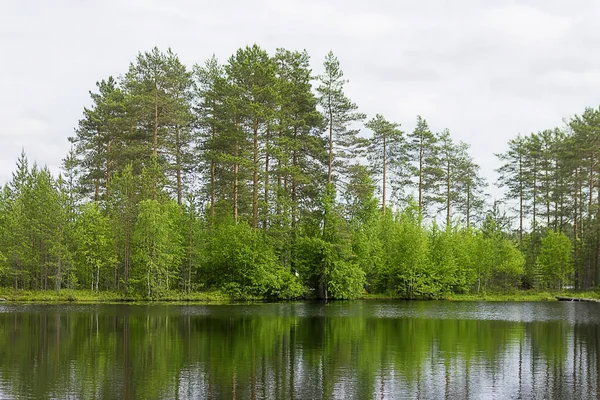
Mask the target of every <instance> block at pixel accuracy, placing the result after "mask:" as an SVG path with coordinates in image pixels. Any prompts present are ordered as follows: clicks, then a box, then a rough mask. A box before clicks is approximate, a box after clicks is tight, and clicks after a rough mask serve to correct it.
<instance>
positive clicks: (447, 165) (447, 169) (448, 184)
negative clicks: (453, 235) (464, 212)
mask: <svg viewBox="0 0 600 400" xmlns="http://www.w3.org/2000/svg"><path fill="white" fill-rule="evenodd" d="M450 183H451V181H450V161H448V163H447V164H446V228H448V227H450Z"/></svg>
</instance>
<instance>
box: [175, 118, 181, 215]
mask: <svg viewBox="0 0 600 400" xmlns="http://www.w3.org/2000/svg"><path fill="white" fill-rule="evenodd" d="M175 135H176V136H175V147H176V150H175V152H176V153H175V163H176V164H177V166H176V168H177V204H179V205H181V197H182V193H181V192H182V188H181V143H180V142H179V140H180V137H179V127H177V128H176V130H175Z"/></svg>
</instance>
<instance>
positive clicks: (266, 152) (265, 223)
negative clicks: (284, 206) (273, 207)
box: [263, 127, 271, 229]
mask: <svg viewBox="0 0 600 400" xmlns="http://www.w3.org/2000/svg"><path fill="white" fill-rule="evenodd" d="M270 133H271V132H270V127H267V135H266V145H265V212H264V220H263V229H267V218H266V217H267V215H269V212H268V211H269V139H270Z"/></svg>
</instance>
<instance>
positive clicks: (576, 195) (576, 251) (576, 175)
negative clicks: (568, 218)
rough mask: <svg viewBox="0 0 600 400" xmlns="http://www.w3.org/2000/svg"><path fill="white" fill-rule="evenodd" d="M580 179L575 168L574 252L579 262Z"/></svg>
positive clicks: (577, 169)
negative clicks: (578, 205) (578, 202)
mask: <svg viewBox="0 0 600 400" xmlns="http://www.w3.org/2000/svg"><path fill="white" fill-rule="evenodd" d="M578 181H579V168H575V190H574V193H573V201H574V205H573V238H574V242H573V254H574V256H575V262H577V259H578V256H579V246H578V234H579V230H578V229H577V197H578V193H577V192H578V190H577V182H578Z"/></svg>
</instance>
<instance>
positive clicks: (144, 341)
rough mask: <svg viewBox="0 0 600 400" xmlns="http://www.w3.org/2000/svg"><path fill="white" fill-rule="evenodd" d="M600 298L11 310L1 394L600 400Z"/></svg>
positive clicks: (0, 354)
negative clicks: (593, 300)
mask: <svg viewBox="0 0 600 400" xmlns="http://www.w3.org/2000/svg"><path fill="white" fill-rule="evenodd" d="M599 326H600V304H595V303H568V302H564V303H563V302H554V303H504V302H498V303H496V302H489V303H486V302H435V301H430V302H419V301H413V302H392V301H388V302H377V301H363V302H360V301H357V302H334V303H328V304H323V303H288V304H253V305H174V304H168V305H160V304H154V305H127V304H123V305H120V304H117V305H71V304H64V305H20V304H4V305H0V398H34V399H38V398H81V399H84V398H85V399H91V398H115V399H116V398H146V399H154V398H166V399H185V398H207V399H221V398H227V399H235V398H237V399H320V398H324V399H335V398H339V399H370V398H373V399H398V398H408V399H410V398H414V399H440V398H451V399H455V398H456V399H459V398H460V399H481V398H497V399H505V398H506V399H544V398H557V399H561V398H562V399H596V398H598V396H599V395H600V380H599V379H598V374H599V372H600V371H599V369H600V331H599Z"/></svg>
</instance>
